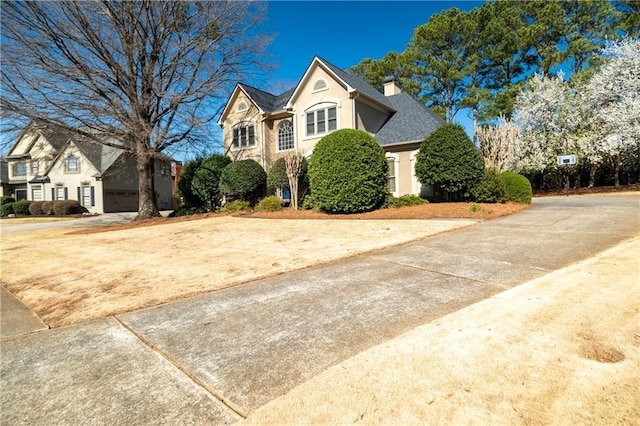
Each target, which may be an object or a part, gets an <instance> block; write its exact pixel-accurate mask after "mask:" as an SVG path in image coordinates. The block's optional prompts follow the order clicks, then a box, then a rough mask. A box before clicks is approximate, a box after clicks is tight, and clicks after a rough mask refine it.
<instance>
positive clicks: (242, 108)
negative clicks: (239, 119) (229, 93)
mask: <svg viewBox="0 0 640 426" xmlns="http://www.w3.org/2000/svg"><path fill="white" fill-rule="evenodd" d="M248 109H249V107H248V106H247V103H246V102H245V101H240V102H239V103H238V109H237V110H236V111H237V112H242V111H246V110H248Z"/></svg>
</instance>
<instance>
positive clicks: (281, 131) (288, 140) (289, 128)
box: [278, 120, 295, 151]
mask: <svg viewBox="0 0 640 426" xmlns="http://www.w3.org/2000/svg"><path fill="white" fill-rule="evenodd" d="M294 145H295V144H294V140H293V125H292V124H291V122H290V121H288V120H287V121H283V122H282V123H280V125H279V126H278V151H285V150H287V149H293V148H294Z"/></svg>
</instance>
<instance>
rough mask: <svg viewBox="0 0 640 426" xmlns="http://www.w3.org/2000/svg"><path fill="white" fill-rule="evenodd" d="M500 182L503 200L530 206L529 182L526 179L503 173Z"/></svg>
mask: <svg viewBox="0 0 640 426" xmlns="http://www.w3.org/2000/svg"><path fill="white" fill-rule="evenodd" d="M500 180H502V182H503V184H504V199H505V200H506V201H513V202H514V203H520V204H531V197H532V190H531V182H529V179H527V178H526V177H524V176H522V175H519V174H517V173H513V172H503V173H502V174H501V175H500Z"/></svg>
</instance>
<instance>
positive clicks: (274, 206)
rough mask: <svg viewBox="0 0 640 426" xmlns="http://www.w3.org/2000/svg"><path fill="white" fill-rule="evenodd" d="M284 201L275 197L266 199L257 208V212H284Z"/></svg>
mask: <svg viewBox="0 0 640 426" xmlns="http://www.w3.org/2000/svg"><path fill="white" fill-rule="evenodd" d="M282 204H283V203H282V199H280V197H277V196H275V195H271V196H269V197H265V198H263V199H262V200H260V202H259V203H258V205H257V206H256V211H259V212H279V211H280V210H282Z"/></svg>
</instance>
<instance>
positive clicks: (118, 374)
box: [0, 193, 640, 424]
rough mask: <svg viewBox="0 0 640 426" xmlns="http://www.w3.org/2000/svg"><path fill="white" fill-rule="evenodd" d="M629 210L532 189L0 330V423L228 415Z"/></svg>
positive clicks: (578, 243) (587, 236) (630, 228)
mask: <svg viewBox="0 0 640 426" xmlns="http://www.w3.org/2000/svg"><path fill="white" fill-rule="evenodd" d="M639 213H640V195H639V194H637V193H633V194H615V195H598V196H581V197H557V198H543V199H536V200H535V201H534V207H533V208H531V209H529V210H527V211H525V212H522V213H520V214H518V215H515V216H510V217H506V218H502V219H497V220H493V221H488V222H484V223H481V224H479V225H477V226H474V227H471V228H465V229H462V230H459V231H454V232H450V233H447V234H441V235H438V236H434V237H431V238H427V239H425V240H422V241H418V242H415V243H411V244H407V245H405V246H401V247H396V248H392V249H389V250H385V251H380V252H376V253H372V254H368V255H363V256H358V257H355V258H351V259H348V260H344V261H340V262H336V263H333V264H329V265H324V266H320V267H316V268H311V269H307V270H304V271H298V272H294V273H290V274H286V275H281V276H278V277H274V278H270V279H266V280H261V281H258V282H253V283H248V284H246V285H243V286H239V287H235V288H231V289H227V290H223V291H220V292H215V293H211V294H208V295H204V296H200V297H197V298H194V299H190V300H184V301H181V302H177V303H172V304H168V305H164V306H160V307H156V308H151V309H147V310H143V311H138V312H132V313H128V314H124V315H119V316H118V317H115V318H108V319H105V320H100V321H96V322H92V323H86V324H82V325H79V326H73V327H67V328H60V329H56V330H47V331H42V332H38V333H27V334H22V335H19V336H14V337H9V338H3V339H2V342H1V354H2V359H1V362H0V367H1V368H0V373H1V376H0V377H1V380H2V382H1V384H2V387H1V389H2V390H1V392H2V393H1V395H0V412H1V413H2V422H3V423H8V424H13V423H29V424H44V423H47V424H63V423H64V424H68V423H84V422H87V421H88V420H89V419H90V421H91V422H92V423H114V424H143V423H145V424H146V423H154V424H155V423H162V424H174V423H196V424H211V423H215V424H225V423H230V422H233V421H235V420H237V419H240V418H241V416H245V415H246V414H247V413H248V412H251V411H252V410H255V409H256V408H258V407H260V406H262V405H264V404H265V403H267V402H268V401H270V400H272V399H274V398H276V397H278V396H280V395H283V394H284V393H286V392H288V391H289V390H291V389H292V388H293V387H295V386H297V385H298V384H301V383H303V382H304V381H306V380H308V379H309V378H311V377H313V376H314V375H317V374H318V373H320V372H322V371H324V370H325V369H327V368H328V367H330V366H332V365H335V364H337V363H339V362H341V361H343V360H345V359H347V358H349V357H351V356H353V355H354V354H356V353H358V352H361V351H363V350H364V349H367V348H370V347H372V346H374V345H377V344H380V343H382V342H384V341H386V340H389V339H390V338H392V337H395V336H398V335H399V334H401V333H403V332H405V331H408V330H410V329H412V328H414V327H416V326H418V325H421V324H424V323H427V322H429V321H432V320H433V319H435V318H438V317H440V316H442V315H445V314H447V313H450V312H452V311H455V310H458V309H460V308H461V307H464V306H466V305H468V304H470V303H474V302H476V301H479V300H481V299H484V298H486V297H489V296H491V295H493V294H495V293H497V292H500V291H503V290H504V289H507V288H510V287H512V286H515V285H518V284H520V283H523V282H526V281H528V280H531V279H533V278H536V277H539V276H541V275H543V274H546V273H548V272H549V271H552V270H555V269H558V268H561V267H563V266H566V265H568V264H571V263H574V262H576V261H578V260H582V259H584V258H588V257H590V256H592V255H594V254H595V253H597V252H599V251H602V250H604V249H606V248H609V247H611V246H613V245H616V244H617V243H619V242H620V241H623V240H625V239H628V238H630V237H632V236H634V235H636V234H638V232H640V214H639ZM252 251H253V252H255V253H256V254H255V256H256V262H259V248H258V247H256V248H252ZM34 329H36V328H34Z"/></svg>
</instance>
